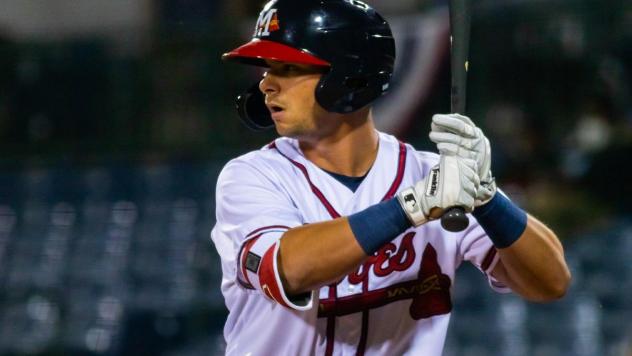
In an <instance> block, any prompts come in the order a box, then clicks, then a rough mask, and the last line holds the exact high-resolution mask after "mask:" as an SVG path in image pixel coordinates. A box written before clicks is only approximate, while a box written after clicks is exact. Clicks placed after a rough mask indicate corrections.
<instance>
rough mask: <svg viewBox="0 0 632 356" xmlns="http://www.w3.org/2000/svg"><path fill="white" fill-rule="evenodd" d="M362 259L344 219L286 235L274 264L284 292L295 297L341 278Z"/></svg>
mask: <svg viewBox="0 0 632 356" xmlns="http://www.w3.org/2000/svg"><path fill="white" fill-rule="evenodd" d="M366 257H367V255H366V254H365V252H364V250H363V249H362V247H360V245H359V244H358V242H357V240H356V238H355V237H354V235H353V232H352V231H351V227H350V226H349V223H348V219H347V218H338V219H335V220H331V221H325V222H321V223H314V224H309V225H304V226H300V227H297V228H294V229H291V230H289V231H287V232H286V233H285V234H284V235H283V237H282V238H281V246H280V249H279V257H278V260H277V263H278V264H279V268H280V273H281V279H282V282H283V286H284V288H285V290H286V292H287V293H288V294H298V293H303V292H307V291H310V290H314V289H316V288H319V287H321V286H324V285H327V284H328V283H331V282H333V281H336V280H338V279H340V278H342V277H343V276H345V275H347V274H348V273H350V272H352V271H353V270H354V269H355V268H357V267H358V266H359V265H360V263H361V262H362V261H363V260H364V259H365V258H366Z"/></svg>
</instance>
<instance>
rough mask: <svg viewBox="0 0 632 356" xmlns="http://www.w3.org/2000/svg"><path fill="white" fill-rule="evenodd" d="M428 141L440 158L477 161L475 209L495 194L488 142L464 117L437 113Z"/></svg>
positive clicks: (479, 130)
mask: <svg viewBox="0 0 632 356" xmlns="http://www.w3.org/2000/svg"><path fill="white" fill-rule="evenodd" d="M431 128H432V130H431V131H430V135H429V136H430V140H431V141H432V142H434V143H436V144H437V149H438V150H439V152H440V153H441V154H442V155H444V154H445V155H457V156H459V157H463V158H469V159H474V160H476V163H477V165H478V175H479V177H480V179H481V184H480V186H479V188H478V192H477V194H476V204H475V206H477V207H478V206H481V205H483V204H485V203H487V202H488V201H490V200H491V199H492V198H493V197H494V195H495V194H496V182H495V180H494V177H493V176H492V172H491V159H492V157H491V155H492V150H491V146H490V144H489V140H488V139H487V137H485V135H484V134H483V131H481V129H480V128H478V127H476V125H474V123H473V122H472V120H470V118H468V117H467V116H463V115H459V114H436V115H434V116H433V117H432V125H431Z"/></svg>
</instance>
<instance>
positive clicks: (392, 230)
mask: <svg viewBox="0 0 632 356" xmlns="http://www.w3.org/2000/svg"><path fill="white" fill-rule="evenodd" d="M347 219H348V221H349V226H350V227H351V231H352V232H353V235H354V236H355V238H356V240H357V241H358V244H360V247H362V249H363V250H364V253H365V254H366V255H367V256H370V255H372V254H373V253H375V252H376V251H377V250H379V249H380V247H382V246H383V245H384V244H385V243H387V242H390V241H391V240H393V239H394V238H395V237H397V236H398V235H399V234H401V233H402V232H404V231H406V229H408V228H409V227H411V223H410V221H408V218H407V217H406V214H405V212H404V210H403V209H402V207H401V206H400V204H399V202H398V201H397V200H396V199H389V200H387V201H384V202H381V203H378V204H375V205H373V206H370V207H368V208H366V209H364V210H362V211H360V212H357V213H355V214H352V215H349V217H348V218H347Z"/></svg>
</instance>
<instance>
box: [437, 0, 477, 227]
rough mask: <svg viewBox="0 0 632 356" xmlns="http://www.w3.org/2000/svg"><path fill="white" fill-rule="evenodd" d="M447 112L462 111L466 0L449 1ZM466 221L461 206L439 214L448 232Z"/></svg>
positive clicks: (467, 30) (466, 44)
mask: <svg viewBox="0 0 632 356" xmlns="http://www.w3.org/2000/svg"><path fill="white" fill-rule="evenodd" d="M449 8H450V76H451V88H450V111H451V112H452V113H459V114H465V88H466V79H467V70H468V47H469V43H470V21H471V20H470V19H471V14H470V6H469V0H450V4H449ZM468 224H469V221H468V219H467V216H465V210H463V208H462V207H458V206H455V207H450V208H448V209H446V212H445V213H444V214H443V216H442V217H441V226H443V228H444V229H446V230H448V231H452V232H458V231H463V230H464V229H465V228H466V227H467V225H468Z"/></svg>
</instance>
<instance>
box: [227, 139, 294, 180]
mask: <svg viewBox="0 0 632 356" xmlns="http://www.w3.org/2000/svg"><path fill="white" fill-rule="evenodd" d="M284 141H285V140H284V139H283V138H280V139H277V140H275V141H273V142H271V143H269V144H266V145H265V146H263V147H261V148H260V149H258V150H254V151H250V152H247V153H244V154H242V155H240V156H238V157H235V158H233V159H231V160H230V161H228V162H227V163H226V164H225V165H224V167H223V168H222V170H221V172H220V174H219V179H218V181H219V182H222V181H225V180H238V181H240V180H244V179H251V178H253V177H256V178H264V177H270V176H272V175H275V174H276V173H275V172H279V171H282V170H283V169H284V168H283V166H285V165H287V159H285V158H284V157H283V156H282V155H281V154H279V151H278V150H277V146H278V145H279V144H284V143H285V142H284Z"/></svg>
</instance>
